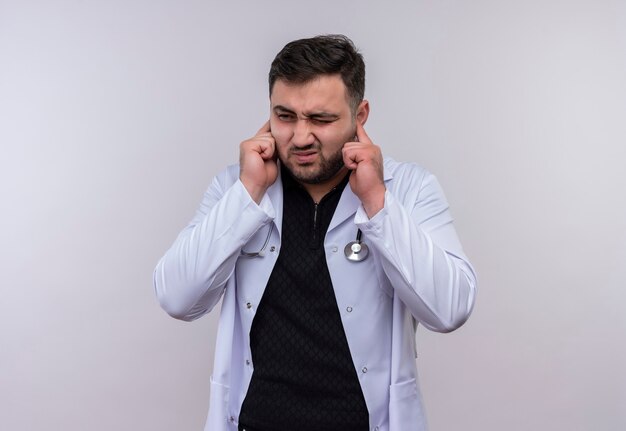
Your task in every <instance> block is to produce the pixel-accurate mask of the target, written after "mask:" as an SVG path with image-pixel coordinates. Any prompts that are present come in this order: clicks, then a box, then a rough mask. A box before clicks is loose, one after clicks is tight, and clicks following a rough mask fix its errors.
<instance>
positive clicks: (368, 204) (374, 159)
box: [343, 121, 386, 218]
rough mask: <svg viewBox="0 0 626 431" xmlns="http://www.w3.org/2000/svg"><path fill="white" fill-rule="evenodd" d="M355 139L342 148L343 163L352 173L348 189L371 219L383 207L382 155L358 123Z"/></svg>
mask: <svg viewBox="0 0 626 431" xmlns="http://www.w3.org/2000/svg"><path fill="white" fill-rule="evenodd" d="M356 138H357V141H356V142H347V143H346V144H345V145H344V146H343V163H344V164H345V165H346V167H347V168H348V169H350V170H351V171H352V173H351V174H350V188H351V189H352V191H353V192H354V194H355V195H357V197H358V198H359V199H360V200H361V203H363V208H364V209H365V212H366V213H367V216H368V217H369V218H372V217H373V216H375V215H376V214H377V213H378V211H380V210H381V209H383V207H384V206H385V190H386V188H385V182H384V179H383V178H384V177H383V155H382V153H381V151H380V147H378V146H377V145H374V144H373V143H372V141H371V140H370V138H369V136H367V133H365V129H364V128H363V125H362V124H361V123H360V122H358V121H357V124H356Z"/></svg>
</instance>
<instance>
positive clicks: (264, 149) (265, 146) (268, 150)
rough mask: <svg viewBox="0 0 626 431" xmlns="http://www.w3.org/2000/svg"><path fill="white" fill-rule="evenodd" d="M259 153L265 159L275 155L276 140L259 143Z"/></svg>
mask: <svg viewBox="0 0 626 431" xmlns="http://www.w3.org/2000/svg"><path fill="white" fill-rule="evenodd" d="M259 150H260V151H259V155H260V156H261V158H262V159H263V160H269V159H271V158H273V157H274V152H275V151H274V142H273V141H266V142H263V143H261V144H260V145H259Z"/></svg>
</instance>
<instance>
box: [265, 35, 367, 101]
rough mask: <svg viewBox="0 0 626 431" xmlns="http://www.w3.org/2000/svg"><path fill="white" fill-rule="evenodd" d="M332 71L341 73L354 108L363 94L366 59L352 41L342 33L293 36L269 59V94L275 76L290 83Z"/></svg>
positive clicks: (332, 72)
mask: <svg viewBox="0 0 626 431" xmlns="http://www.w3.org/2000/svg"><path fill="white" fill-rule="evenodd" d="M334 74H339V75H340V76H341V80H342V81H343V83H344V85H345V86H346V96H347V98H348V103H349V104H350V107H351V108H352V112H353V113H354V112H356V109H357V107H358V106H359V103H361V101H362V100H363V96H364V94H365V63H364V62H363V56H362V55H361V54H360V53H359V52H358V50H357V49H356V47H355V46H354V43H352V41H351V40H350V39H349V38H347V37H346V36H344V35H341V34H330V35H324V36H315V37H312V38H310V39H299V40H294V41H293V42H289V43H288V44H287V45H285V47H284V48H283V49H282V50H281V51H280V52H279V53H278V54H277V55H276V58H274V61H272V66H271V67H270V73H269V84H270V96H271V95H272V89H273V88H274V83H275V82H276V80H278V79H281V80H284V81H285V82H287V83H290V84H305V83H307V82H309V81H311V80H313V79H315V78H316V77H318V76H320V75H334Z"/></svg>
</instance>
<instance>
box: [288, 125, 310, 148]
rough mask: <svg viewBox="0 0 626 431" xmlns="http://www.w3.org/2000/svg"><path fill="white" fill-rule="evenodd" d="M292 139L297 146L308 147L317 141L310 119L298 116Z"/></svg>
mask: <svg viewBox="0 0 626 431" xmlns="http://www.w3.org/2000/svg"><path fill="white" fill-rule="evenodd" d="M291 141H292V143H293V145H295V146H296V147H306V146H308V145H311V144H312V143H313V142H315V137H314V136H313V133H311V126H310V124H309V120H308V119H306V118H304V119H302V118H298V119H297V120H296V122H295V126H294V130H293V137H292V139H291Z"/></svg>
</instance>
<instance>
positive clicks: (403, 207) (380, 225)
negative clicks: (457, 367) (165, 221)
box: [154, 35, 476, 431]
mask: <svg viewBox="0 0 626 431" xmlns="http://www.w3.org/2000/svg"><path fill="white" fill-rule="evenodd" d="M364 89H365V65H364V62H363V58H362V56H361V54H359V53H358V52H357V50H356V49H355V47H354V45H353V43H352V42H351V41H350V40H349V39H348V38H346V37H345V36H341V35H331V36H318V37H314V38H310V39H302V40H297V41H294V42H291V43H289V44H287V45H286V46H285V47H284V48H283V49H282V50H281V51H280V52H279V53H278V55H277V56H276V58H275V59H274V61H273V62H272V65H271V68H270V73H269V90H270V118H269V120H268V121H267V122H266V123H265V124H264V125H263V126H262V127H261V129H260V130H259V131H258V132H257V133H256V135H255V136H253V137H252V138H250V139H248V140H245V141H244V142H242V143H241V145H240V158H239V164H238V165H233V166H230V167H228V168H226V169H225V170H224V171H223V172H222V173H220V174H219V175H218V176H217V177H215V179H214V180H213V182H212V184H211V185H210V186H209V189H208V190H207V192H206V193H205V196H204V199H203V201H202V204H201V206H200V208H199V209H198V211H197V213H196V215H195V217H194V218H193V220H192V221H191V223H190V224H189V226H187V228H185V230H183V232H181V234H180V235H179V236H178V238H177V239H176V241H175V242H174V244H173V245H172V247H171V248H170V249H169V250H168V251H167V253H166V254H165V256H163V258H162V259H161V260H160V261H159V263H158V265H157V267H156V270H155V273H154V283H155V288H156V293H157V296H158V298H159V301H160V303H161V305H162V307H163V308H164V309H165V310H166V311H167V312H168V313H169V314H170V315H172V316H173V317H176V318H178V319H182V320H194V319H196V318H198V317H200V316H202V315H204V314H206V313H208V312H209V311H211V309H212V308H213V307H214V306H215V305H216V304H217V303H218V302H219V300H220V299H223V300H222V307H221V314H220V320H219V328H218V335H217V344H216V349H215V363H214V372H213V376H212V378H211V402H210V408H209V417H208V420H207V425H206V428H205V429H206V430H208V431H226V430H230V431H233V430H247V431H295V430H297V431H352V430H354V431H367V430H377V431H383V430H391V431H404V430H407V431H409V430H411V431H414V430H425V429H426V421H425V415H424V411H423V406H422V402H421V396H420V393H419V387H418V378H417V370H416V363H415V331H416V327H417V324H418V323H419V324H422V325H424V326H425V327H427V328H428V329H431V330H433V331H438V332H449V331H452V330H454V329H456V328H458V327H459V326H461V325H462V324H463V323H464V322H465V321H466V320H467V318H468V317H469V315H470V312H471V310H472V307H473V304H474V297H475V290H476V278H475V274H474V271H473V269H472V267H471V265H470V263H469V261H468V259H467V258H466V257H465V255H464V253H463V251H462V248H461V245H460V243H459V240H458V238H457V235H456V232H455V229H454V227H453V224H452V217H451V215H450V212H449V210H448V204H447V202H446V200H445V197H444V196H443V193H442V191H441V189H440V187H439V185H438V183H437V181H436V179H435V178H434V176H433V175H432V174H430V173H429V172H427V171H426V170H424V169H423V168H422V167H420V166H418V165H416V164H410V163H398V162H396V161H393V160H391V159H385V158H383V156H382V153H381V150H380V148H379V147H378V146H377V145H375V144H374V143H373V142H372V141H371V139H370V138H369V137H368V135H367V133H366V132H365V129H364V125H365V123H366V121H367V118H368V116H369V111H370V108H369V102H368V101H367V100H365V99H364Z"/></svg>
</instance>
